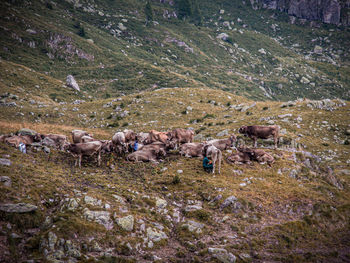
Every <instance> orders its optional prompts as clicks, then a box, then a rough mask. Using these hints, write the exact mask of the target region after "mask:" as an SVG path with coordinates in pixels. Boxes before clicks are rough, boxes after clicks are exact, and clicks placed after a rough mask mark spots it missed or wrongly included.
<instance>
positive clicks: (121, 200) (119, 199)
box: [112, 195, 126, 205]
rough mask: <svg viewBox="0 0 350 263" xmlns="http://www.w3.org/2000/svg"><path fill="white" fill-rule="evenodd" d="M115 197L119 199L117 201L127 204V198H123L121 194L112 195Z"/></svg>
mask: <svg viewBox="0 0 350 263" xmlns="http://www.w3.org/2000/svg"><path fill="white" fill-rule="evenodd" d="M112 196H113V197H114V198H115V199H117V201H118V202H119V203H121V204H123V205H125V204H126V202H125V199H124V198H123V197H121V196H119V195H112Z"/></svg>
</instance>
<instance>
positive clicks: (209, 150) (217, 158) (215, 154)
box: [203, 145, 222, 173]
mask: <svg viewBox="0 0 350 263" xmlns="http://www.w3.org/2000/svg"><path fill="white" fill-rule="evenodd" d="M203 152H204V153H205V155H206V156H207V157H208V158H210V159H211V160H212V162H213V172H212V173H215V164H216V162H218V163H219V165H218V166H219V169H218V173H220V169H221V162H222V152H221V151H220V150H219V149H218V148H216V147H215V146H214V145H205V146H204V149H203Z"/></svg>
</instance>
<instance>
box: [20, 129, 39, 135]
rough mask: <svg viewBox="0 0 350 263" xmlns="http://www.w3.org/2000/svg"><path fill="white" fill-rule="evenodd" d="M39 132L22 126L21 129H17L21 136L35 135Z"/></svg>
mask: <svg viewBox="0 0 350 263" xmlns="http://www.w3.org/2000/svg"><path fill="white" fill-rule="evenodd" d="M35 134H37V132H36V131H34V130H31V129H28V128H22V129H20V130H18V131H17V135H19V136H21V135H35Z"/></svg>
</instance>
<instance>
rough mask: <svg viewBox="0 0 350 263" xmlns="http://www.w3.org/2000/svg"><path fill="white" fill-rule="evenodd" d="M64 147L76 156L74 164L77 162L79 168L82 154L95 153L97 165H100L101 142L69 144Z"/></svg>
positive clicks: (89, 154)
mask: <svg viewBox="0 0 350 263" xmlns="http://www.w3.org/2000/svg"><path fill="white" fill-rule="evenodd" d="M66 148H67V150H68V151H69V152H70V153H71V154H72V155H73V156H74V157H75V158H76V160H75V166H77V163H78V164H79V168H80V167H81V159H82V157H83V156H92V155H94V154H97V164H98V166H100V165H101V149H102V142H100V141H93V142H86V143H76V144H69V145H68V146H67V147H66Z"/></svg>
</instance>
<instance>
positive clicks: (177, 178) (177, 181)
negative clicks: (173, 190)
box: [172, 174, 181, 184]
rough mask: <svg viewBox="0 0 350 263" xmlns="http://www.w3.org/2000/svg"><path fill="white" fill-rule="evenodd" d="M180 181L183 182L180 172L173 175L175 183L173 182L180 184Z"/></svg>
mask: <svg viewBox="0 0 350 263" xmlns="http://www.w3.org/2000/svg"><path fill="white" fill-rule="evenodd" d="M180 182H181V180H180V176H179V175H178V174H177V175H175V176H174V177H173V181H172V183H173V184H179V183H180Z"/></svg>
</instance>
